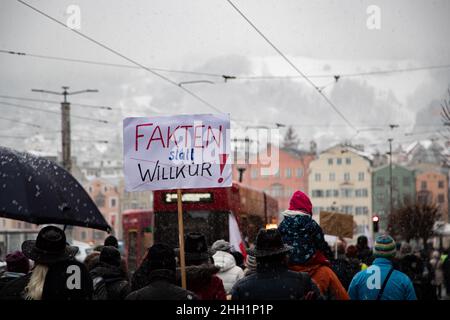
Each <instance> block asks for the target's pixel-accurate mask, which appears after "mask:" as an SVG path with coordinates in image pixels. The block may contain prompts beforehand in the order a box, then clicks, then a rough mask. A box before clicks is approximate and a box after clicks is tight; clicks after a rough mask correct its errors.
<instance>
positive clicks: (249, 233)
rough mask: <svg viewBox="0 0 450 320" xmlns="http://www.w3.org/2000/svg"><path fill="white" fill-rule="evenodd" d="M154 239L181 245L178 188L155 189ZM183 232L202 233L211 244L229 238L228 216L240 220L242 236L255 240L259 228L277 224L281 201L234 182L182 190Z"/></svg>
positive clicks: (251, 240) (247, 239)
mask: <svg viewBox="0 0 450 320" xmlns="http://www.w3.org/2000/svg"><path fill="white" fill-rule="evenodd" d="M153 201H154V215H155V220H154V241H155V242H164V243H167V244H169V245H171V246H173V247H178V215H177V212H178V211H177V192H176V190H163V191H155V192H154V197H153ZM182 201H183V221H184V231H185V233H188V232H202V233H203V234H205V235H206V238H207V241H208V244H209V245H211V244H212V243H213V242H214V241H216V240H219V239H225V240H229V234H228V233H229V231H228V218H229V217H228V215H229V214H233V215H234V216H235V217H236V220H237V222H238V226H239V229H240V231H241V234H242V239H243V240H244V242H246V244H247V245H249V244H251V243H254V241H255V238H256V234H257V232H258V231H259V229H261V228H264V227H265V226H266V225H267V224H274V223H277V219H278V203H277V201H276V200H275V199H274V198H272V197H270V196H268V195H267V194H265V193H264V192H263V191H259V190H255V189H251V188H249V187H246V186H244V185H242V184H240V183H237V182H234V183H233V185H232V187H229V188H209V189H185V190H182Z"/></svg>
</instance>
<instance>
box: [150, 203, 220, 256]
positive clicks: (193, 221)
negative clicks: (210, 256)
mask: <svg viewBox="0 0 450 320" xmlns="http://www.w3.org/2000/svg"><path fill="white" fill-rule="evenodd" d="M228 214H229V213H228V212H211V211H186V212H183V224H184V233H185V234H187V233H189V232H201V233H203V234H204V235H205V236H206V240H207V241H208V245H212V244H213V243H214V241H216V240H219V239H225V240H228ZM154 236H155V242H164V243H167V244H169V245H170V246H172V247H174V248H176V247H178V241H179V240H178V214H177V213H176V212H157V213H155V234H154Z"/></svg>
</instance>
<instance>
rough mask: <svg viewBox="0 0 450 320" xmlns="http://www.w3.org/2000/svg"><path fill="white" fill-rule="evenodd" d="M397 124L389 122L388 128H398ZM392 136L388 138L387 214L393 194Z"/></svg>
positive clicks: (392, 203)
mask: <svg viewBox="0 0 450 320" xmlns="http://www.w3.org/2000/svg"><path fill="white" fill-rule="evenodd" d="M398 127H399V125H398V124H390V125H389V128H391V131H392V130H394V129H395V128H398ZM393 140H394V138H389V139H388V142H389V216H390V215H391V214H392V212H393V210H394V194H393V190H394V188H393V179H392V141H393Z"/></svg>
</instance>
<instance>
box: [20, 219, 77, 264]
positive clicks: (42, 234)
mask: <svg viewBox="0 0 450 320" xmlns="http://www.w3.org/2000/svg"><path fill="white" fill-rule="evenodd" d="M22 252H23V254H24V255H25V256H26V257H27V258H29V259H31V260H33V261H35V262H36V263H42V264H51V263H55V262H58V261H64V260H68V259H71V258H73V257H74V256H75V255H76V254H77V252H78V247H72V246H69V245H67V243H66V235H65V233H64V231H63V230H61V229H60V228H58V227H55V226H47V227H44V228H42V229H41V231H39V234H38V236H37V238H36V240H26V241H24V242H23V243H22Z"/></svg>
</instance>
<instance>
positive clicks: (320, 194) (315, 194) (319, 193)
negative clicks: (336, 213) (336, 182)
mask: <svg viewBox="0 0 450 320" xmlns="http://www.w3.org/2000/svg"><path fill="white" fill-rule="evenodd" d="M311 195H312V196H313V197H314V198H323V196H324V194H323V190H313V191H312V193H311Z"/></svg>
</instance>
